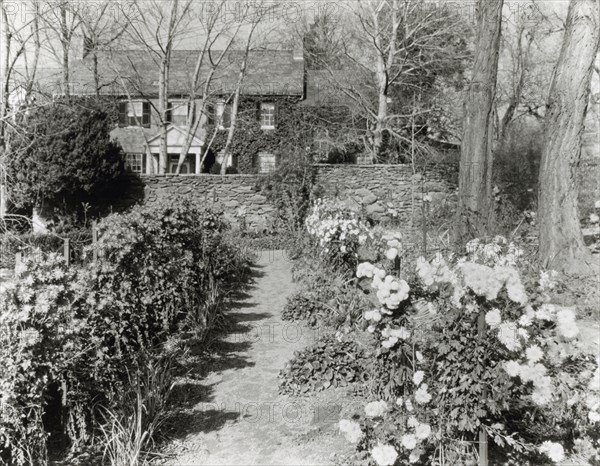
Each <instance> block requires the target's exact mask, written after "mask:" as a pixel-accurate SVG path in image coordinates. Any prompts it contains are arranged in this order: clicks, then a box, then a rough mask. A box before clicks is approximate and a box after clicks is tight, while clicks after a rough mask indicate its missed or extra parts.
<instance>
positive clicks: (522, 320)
mask: <svg viewBox="0 0 600 466" xmlns="http://www.w3.org/2000/svg"><path fill="white" fill-rule="evenodd" d="M531 322H532V320H531V317H529V316H528V315H527V314H523V315H522V316H521V317H519V320H518V321H517V323H518V324H519V325H520V326H521V327H529V326H530V325H531Z"/></svg>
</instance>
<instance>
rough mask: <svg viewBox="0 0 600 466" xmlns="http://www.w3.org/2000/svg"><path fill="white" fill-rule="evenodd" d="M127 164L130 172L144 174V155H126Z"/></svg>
mask: <svg viewBox="0 0 600 466" xmlns="http://www.w3.org/2000/svg"><path fill="white" fill-rule="evenodd" d="M125 163H126V164H127V167H128V168H129V170H131V171H132V173H137V174H139V175H141V174H142V173H144V154H141V153H134V154H131V153H129V154H125ZM138 167H139V169H138Z"/></svg>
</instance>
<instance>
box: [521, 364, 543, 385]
mask: <svg viewBox="0 0 600 466" xmlns="http://www.w3.org/2000/svg"><path fill="white" fill-rule="evenodd" d="M545 375H546V367H545V366H543V365H542V364H528V365H526V366H520V368H519V377H521V380H522V381H523V382H532V381H534V380H536V379H539V378H540V377H544V376H545Z"/></svg>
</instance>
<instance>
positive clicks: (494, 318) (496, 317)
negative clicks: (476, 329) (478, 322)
mask: <svg viewBox="0 0 600 466" xmlns="http://www.w3.org/2000/svg"><path fill="white" fill-rule="evenodd" d="M501 322H502V316H501V315H500V309H496V308H494V309H492V310H491V311H488V312H486V313H485V323H486V324H488V325H489V326H490V327H491V328H496V327H498V326H499V325H500V323H501Z"/></svg>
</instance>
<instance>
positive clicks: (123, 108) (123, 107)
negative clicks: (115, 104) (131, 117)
mask: <svg viewBox="0 0 600 466" xmlns="http://www.w3.org/2000/svg"><path fill="white" fill-rule="evenodd" d="M127 123H128V122H127V102H119V126H127Z"/></svg>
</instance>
